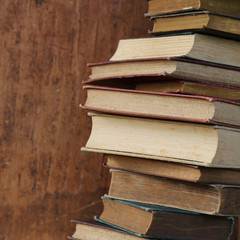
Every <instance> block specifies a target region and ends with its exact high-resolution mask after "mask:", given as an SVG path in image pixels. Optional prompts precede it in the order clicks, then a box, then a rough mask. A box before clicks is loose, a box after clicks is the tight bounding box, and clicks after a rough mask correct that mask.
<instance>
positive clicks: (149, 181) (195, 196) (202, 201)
mask: <svg viewBox="0 0 240 240" xmlns="http://www.w3.org/2000/svg"><path fill="white" fill-rule="evenodd" d="M108 196H109V197H112V198H118V199H122V200H128V201H135V202H142V203H148V204H155V205H160V206H166V207H173V208H179V209H184V210H188V211H193V212H198V213H204V214H209V215H222V216H239V215H240V188H239V187H238V186H225V185H208V184H198V183H191V182H186V181H180V180H174V179H168V178H161V177H154V176H150V175H144V174H137V173H132V172H125V171H116V170H112V177H111V182H110V188H109V192H108Z"/></svg>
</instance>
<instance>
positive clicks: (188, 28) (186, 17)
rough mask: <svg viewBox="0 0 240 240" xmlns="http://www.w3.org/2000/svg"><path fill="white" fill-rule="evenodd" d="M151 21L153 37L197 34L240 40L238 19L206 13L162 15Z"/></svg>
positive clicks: (239, 20) (239, 22) (239, 21)
mask: <svg viewBox="0 0 240 240" xmlns="http://www.w3.org/2000/svg"><path fill="white" fill-rule="evenodd" d="M152 21H153V23H154V25H153V29H152V31H150V33H152V34H154V35H167V34H168V35H169V34H170V35H171V34H173V35H175V34H182V33H183V34H185V33H189V32H191V33H196V32H198V33H206V34H211V35H216V36H220V37H226V38H233V39H240V35H239V34H240V19H237V18H233V17H227V16H224V15H220V14H214V13H211V12H207V11H199V12H196V11H195V12H187V13H176V14H172V15H162V16H157V17H153V18H152Z"/></svg>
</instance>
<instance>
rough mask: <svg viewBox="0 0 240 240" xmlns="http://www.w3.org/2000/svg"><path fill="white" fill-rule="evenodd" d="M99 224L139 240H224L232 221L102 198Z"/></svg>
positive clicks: (228, 235) (231, 226)
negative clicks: (146, 238) (139, 239)
mask: <svg viewBox="0 0 240 240" xmlns="http://www.w3.org/2000/svg"><path fill="white" fill-rule="evenodd" d="M102 200H103V205H104V210H103V212H102V214H101V215H100V217H99V218H96V219H97V220H98V221H100V222H102V223H106V224H108V225H110V226H113V227H116V228H118V229H121V230H125V231H127V232H130V233H132V234H134V235H138V236H140V237H148V238H157V239H159V238H160V239H163V238H164V239H165V238H166V239H192V240H202V239H211V240H226V239H229V238H230V236H231V234H232V231H233V225H234V219H233V218H232V217H218V216H210V215H205V214H198V213H194V212H188V211H183V210H179V209H174V208H169V207H163V206H156V205H149V204H143V203H139V202H129V201H123V200H119V199H111V198H106V197H104V198H103V199H102Z"/></svg>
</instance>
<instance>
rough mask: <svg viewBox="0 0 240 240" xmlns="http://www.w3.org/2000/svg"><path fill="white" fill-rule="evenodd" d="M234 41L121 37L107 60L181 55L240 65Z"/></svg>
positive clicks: (196, 36)
mask: <svg viewBox="0 0 240 240" xmlns="http://www.w3.org/2000/svg"><path fill="white" fill-rule="evenodd" d="M239 52H240V44H239V42H238V41H235V40H230V39H225V38H220V37H215V36H209V35H204V34H199V33H196V34H186V35H176V36H163V37H151V38H135V39H123V40H120V41H119V44H118V47H117V50H116V52H115V53H114V55H113V56H112V57H111V59H110V61H119V60H130V59H132V60H133V59H146V58H159V57H168V58H173V57H184V58H190V59H196V60H201V61H206V62H213V63H218V64H223V65H229V66H235V67H240V56H239V54H238V53H239Z"/></svg>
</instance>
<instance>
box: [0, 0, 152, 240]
mask: <svg viewBox="0 0 240 240" xmlns="http://www.w3.org/2000/svg"><path fill="white" fill-rule="evenodd" d="M146 11H147V2H146V1H145V0H131V1H130V0H97V1H94V0H84V1H83V0H58V1H56V0H55V1H54V0H25V1H18V0H6V1H1V8H0V53H1V54H0V83H1V88H0V95H1V102H0V118H1V120H0V169H1V171H0V206H1V207H0V208H1V209H0V213H1V215H0V221H1V225H0V240H12V239H24V240H28V239H34V240H40V239H44V240H48V239H49V240H50V239H51V240H55V239H56V240H57V239H58V240H61V239H66V236H67V235H71V234H72V233H73V230H74V225H72V224H71V223H70V220H71V219H81V220H84V219H92V217H93V215H94V214H96V213H99V212H100V211H101V209H102V205H101V202H100V196H101V195H102V194H104V193H105V192H106V191H107V187H108V183H109V174H108V171H107V170H105V169H102V163H101V159H102V155H100V154H94V153H84V152H80V147H81V146H83V145H84V144H85V143H86V141H87V138H88V136H89V134H90V128H91V122H90V118H88V117H87V115H86V113H85V112H84V111H83V110H81V109H80V108H79V107H78V106H79V104H80V103H84V101H85V99H86V93H85V92H84V91H83V90H82V84H81V82H82V81H83V80H86V79H87V77H88V75H89V69H87V67H86V63H88V62H98V61H105V60H106V59H109V58H110V57H111V56H112V54H113V53H114V51H115V49H116V46H117V43H118V41H119V39H121V38H130V37H131V38H133V37H143V36H147V30H148V28H149V22H148V20H146V19H145V18H144V17H143V14H144V13H145V12H146Z"/></svg>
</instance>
